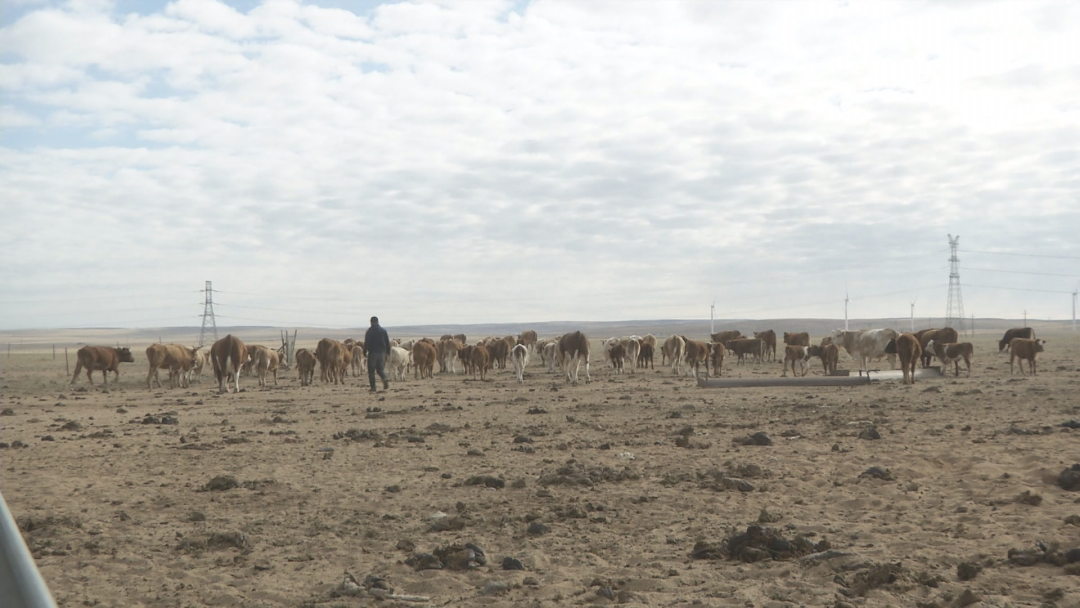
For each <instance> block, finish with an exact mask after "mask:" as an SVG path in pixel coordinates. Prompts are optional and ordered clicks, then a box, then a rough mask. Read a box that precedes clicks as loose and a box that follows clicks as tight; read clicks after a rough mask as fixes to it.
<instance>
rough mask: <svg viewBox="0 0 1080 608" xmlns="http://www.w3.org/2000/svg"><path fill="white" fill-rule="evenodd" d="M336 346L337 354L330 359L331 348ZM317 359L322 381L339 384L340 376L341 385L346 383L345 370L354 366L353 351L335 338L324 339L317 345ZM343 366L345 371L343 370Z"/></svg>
mask: <svg viewBox="0 0 1080 608" xmlns="http://www.w3.org/2000/svg"><path fill="white" fill-rule="evenodd" d="M335 345H336V346H337V353H336V354H335V356H334V357H330V348H331V347H332V346H335ZM315 359H316V360H317V361H318V362H319V379H320V380H322V381H323V382H333V383H334V384H337V383H338V379H339V376H340V380H341V383H342V384H344V383H345V378H344V375H345V370H346V369H348V367H349V365H351V364H352V349H350V348H348V347H347V346H345V344H344V343H343V342H338V341H337V340H334V339H333V338H323V339H322V340H319V343H318V344H317V345H315ZM342 365H344V366H345V369H342V368H341V366H342Z"/></svg>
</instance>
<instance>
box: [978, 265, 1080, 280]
mask: <svg viewBox="0 0 1080 608" xmlns="http://www.w3.org/2000/svg"><path fill="white" fill-rule="evenodd" d="M964 270H976V271H979V272H1006V273H1009V274H1036V275H1039V276H1044V277H1071V278H1074V279H1075V278H1077V277H1080V274H1061V273H1057V272H1034V271H1028V270H999V269H997V268H969V267H967V266H964Z"/></svg>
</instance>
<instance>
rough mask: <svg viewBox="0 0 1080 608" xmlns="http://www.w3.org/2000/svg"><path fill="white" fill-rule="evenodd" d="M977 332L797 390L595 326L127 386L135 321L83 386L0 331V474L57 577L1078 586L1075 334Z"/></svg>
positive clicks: (682, 587) (870, 588)
mask: <svg viewBox="0 0 1080 608" xmlns="http://www.w3.org/2000/svg"><path fill="white" fill-rule="evenodd" d="M240 337H241V339H243V338H244V336H243V335H240ZM542 337H543V336H542ZM997 337H998V336H997V335H994V336H979V337H977V338H976V339H975V340H974V342H975V353H976V354H975V362H974V369H973V373H972V376H971V378H967V377H965V376H964V375H963V374H961V376H960V377H959V378H954V377H953V376H951V375H949V376H947V377H944V378H935V379H920V380H919V381H918V382H917V383H916V384H915V385H914V386H904V385H902V384H901V383H900V381H899V380H884V381H880V382H876V383H874V384H872V385H870V386H856V387H828V388H812V389H811V388H793V387H773V388H740V389H703V388H698V387H697V386H696V385H695V383H694V381H693V379H692V378H687V377H685V376H683V377H674V376H673V375H672V373H671V371H670V370H669V369H661V367H660V365H659V358H658V360H657V366H656V369H655V370H647V371H639V372H638V373H636V374H633V375H631V374H624V375H621V376H616V375H615V374H614V373H613V372H612V370H611V369H610V366H606V365H604V364H602V363H601V362H600V361H599V354H598V350H599V349H598V348H594V353H593V363H592V370H591V371H592V382H591V383H590V384H585V383H584V382H582V383H581V384H579V385H577V386H569V385H567V384H566V383H565V381H564V379H563V378H562V377H561V376H560V375H558V374H555V373H549V372H548V371H546V370H545V369H542V368H541V365H540V363H539V358H538V357H536V356H534V357H533V359H532V361H531V363H530V366H529V367H528V369H527V370H526V377H525V383H524V384H518V383H517V381H516V379H515V378H514V377H513V374H512V371H511V370H497V371H495V372H493V373H492V374H491V375H490V376H489V380H488V381H486V382H480V381H473V380H472V379H470V378H465V377H463V376H461V375H452V374H441V375H439V374H437V375H436V377H435V378H434V379H433V380H414V379H413V378H412V377H411V376H410V377H409V378H408V379H407V380H406V381H404V382H400V383H392V385H391V387H390V390H389V391H386V392H381V391H380V392H379V393H377V394H375V395H371V394H369V393H368V392H367V382H366V378H362V379H357V378H353V377H350V378H348V380H347V384H346V385H345V386H325V385H320V384H319V383H318V381H317V380H316V385H315V386H312V387H301V386H300V383H299V380H298V378H297V375H296V372H295V371H293V372H287V373H284V374H283V375H282V377H281V379H280V383H279V384H278V386H272V387H270V388H267V389H263V390H260V389H259V388H258V387H257V385H256V380H255V378H254V377H242V378H241V387H242V388H243V389H244V392H242V393H239V394H229V395H219V394H218V393H217V386H216V384H214V382H213V380H212V378H211V376H212V372H209V371H208V372H207V373H206V374H204V376H203V379H202V380H203V381H202V383H201V384H193V385H192V387H191V388H188V389H175V390H170V389H168V388H165V389H154V390H147V388H146V385H145V378H146V364H145V356H144V355H143V352H142V351H143V349H144V348H145V346H146V345H147V344H149V343H150V342H152V341H155V340H154V339H153V338H149V337H148V338H147V340H146V342H145V343H143V344H141V345H140V344H137V343H136V344H133V345H132V346H133V351H135V353H136V362H135V363H131V364H124V365H123V367H122V368H121V375H120V382H119V384H118V385H112V384H110V385H109V387H108V389H107V390H105V389H103V388H102V386H101V376H100V374H97V375H96V378H95V380H94V382H95V385H94V386H89V385H88V384H87V382H86V378H85V376H82V377H80V378H79V379H78V381H77V383H76V384H75V386H69V384H68V381H69V380H70V378H69V377H65V373H64V362H63V360H62V357H61V358H58V359H54V358H53V357H52V355H51V353H49V352H44V351H43V352H40V353H30V354H15V355H14V356H6V355H5V356H3V357H2V358H0V398H2V407H3V413H4V415H3V417H2V418H0V441H2V443H3V448H2V449H0V489H2V491H3V495H4V498H5V499H6V500H7V502H8V504H9V506H10V508H11V510H12V512H13V514H14V515H15V516H16V518H17V519H18V521H19V523H20V526H21V527H22V529H23V534H24V537H25V538H26V540H27V543H28V545H29V546H30V547H31V549H32V551H33V553H34V555H35V557H36V558H37V560H38V565H39V567H40V569H41V572H42V574H43V575H44V577H45V579H46V580H47V582H48V583H49V585H50V587H51V589H52V591H53V593H54V595H55V596H56V599H57V600H58V601H59V603H60V604H61V605H63V606H77V605H83V606H99V605H100V606H324V605H325V606H362V605H369V606H370V605H376V604H377V605H381V606H393V605H402V606H404V605H424V604H413V603H408V602H406V601H405V600H377V599H374V598H373V597H371V592H370V591H368V590H367V589H366V588H365V587H372V588H374V589H376V591H375V593H378V590H377V589H378V588H379V587H380V586H387V587H391V588H393V590H394V593H395V594H397V595H402V596H424V597H426V598H428V599H429V602H428V603H427V605H437V606H458V605H491V606H521V605H523V606H575V605H608V604H615V603H638V604H643V605H656V606H683V605H693V606H736V605H738V606H745V607H751V606H753V607H770V606H834V605H835V606H888V605H892V606H941V607H945V606H964V605H971V604H976V603H977V602H979V601H981V602H982V604H981V605H985V606H1055V605H1056V606H1078V605H1080V576H1078V575H1080V564H1067V563H1066V562H1067V561H1068V560H1069V559H1070V558H1076V557H1078V556H1077V555H1076V554H1072V555H1067V554H1065V551H1067V550H1070V549H1074V548H1078V547H1080V492H1076V491H1071V492H1070V491H1066V490H1064V489H1063V488H1061V487H1059V485H1058V477H1059V474H1060V473H1061V472H1062V471H1063V470H1064V469H1066V468H1068V467H1070V466H1071V465H1073V464H1074V463H1077V462H1080V429H1070V428H1069V427H1068V426H1063V424H1067V423H1068V422H1069V421H1070V420H1074V421H1075V420H1078V419H1080V398H1078V397H1077V395H1078V388H1080V338H1078V337H1077V336H1076V335H1075V334H1072V333H1064V332H1063V333H1058V334H1051V335H1042V336H1040V337H1045V338H1048V339H1049V343H1048V344H1047V351H1046V352H1045V353H1042V354H1040V356H1039V366H1040V373H1039V375H1038V376H1036V377H1031V376H1021V375H1019V372H1017V374H1016V375H1013V376H1010V375H1009V366H1008V358H1007V356H1005V355H1004V354H999V353H998V352H997V344H996V339H997ZM104 343H108V342H104ZM594 344H595V342H594ZM299 346H308V347H312V346H314V343H313V342H312V344H306V343H301V344H300V345H299ZM72 354H74V353H72ZM731 363H732V362H731V361H730V360H729V361H728V364H727V365H726V369H725V376H731V377H753V376H757V375H764V376H779V375H780V364H779V363H765V364H757V365H755V364H750V365H745V366H735V365H733V364H731ZM851 365H852V363H851V360H850V359H849V358H847V356H846V355H842V357H841V367H850V366H851ZM811 370H812V371H811V373H812V374H813V375H819V376H820V375H821V368H820V366H819V365H817V363H816V361H815V363H814V365H813V366H812V367H811ZM756 433H765V434H767V436H768V439H769V442H768V444H766V445H757V444H751V445H743V444H742V443H741V441H743V440H748V438H750V437H752V436H754V435H755V434H756ZM757 437H758V438H759V439H760V440H761V443H767V442H765V441H764V439H765V438H764V437H762V436H761V435H758V436H757ZM875 437H876V438H875ZM16 442H18V443H16ZM20 444H22V445H23V446H25V447H18V446H20ZM751 526H761V527H762V528H763V529H761V530H758V529H756V528H750V527H751ZM748 529H750V534H747V532H748ZM739 535H742V536H739ZM465 543H470V544H472V545H476V546H478V547H479V548H481V549H482V551H483V553H482V554H481V553H479V552H477V551H475V550H473V549H471V548H466V547H465V546H464V544H465ZM1010 550H1019V552H1016V551H1014V552H1013V555H1012V556H1011V558H1010ZM436 553H437V554H438V556H439V557H440V558H441V559H440V560H439V561H440V562H441V563H442V564H443V566H444V568H443V569H424V568H423V567H424V566H426V565H433V564H434V562H433V561H432V560H433V559H434V558H432V557H430V556H423V555H421V556H420V557H419V558H417V557H416V555H417V554H436ZM504 560H505V561H506V565H507V566H510V567H517V566H520V567H521V568H523V569H520V570H507V569H504V567H503V566H504ZM514 560H517V561H514ZM347 574H348V575H351V576H352V577H354V578H355V580H356V582H357V583H359V584H360V585H359V586H358V587H357V586H352V585H345V586H344V587H343V586H342V581H343V580H344V579H345V577H346V575H347ZM369 575H375V576H377V577H380V580H378V581H374V582H372V581H371V580H369V581H368V582H367V584H366V585H365V579H366V578H367V577H368V576H369ZM349 593H355V595H349ZM413 599H417V598H413Z"/></svg>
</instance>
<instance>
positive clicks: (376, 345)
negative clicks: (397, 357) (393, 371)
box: [364, 317, 390, 393]
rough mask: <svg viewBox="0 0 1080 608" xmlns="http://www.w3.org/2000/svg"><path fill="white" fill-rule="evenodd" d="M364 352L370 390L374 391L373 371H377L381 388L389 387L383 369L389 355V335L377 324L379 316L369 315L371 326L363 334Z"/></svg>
mask: <svg viewBox="0 0 1080 608" xmlns="http://www.w3.org/2000/svg"><path fill="white" fill-rule="evenodd" d="M364 352H365V353H366V354H367V358H368V368H367V375H368V382H370V383H371V392H373V393H374V392H375V372H379V377H380V378H382V387H383V389H384V390H385V389H388V388H390V383H389V382H387V381H386V372H385V371H383V368H384V367H385V366H386V359H387V358H388V357H389V356H390V336H389V334H387V333H386V330H385V329H383V327H382V326H381V325H379V317H371V327H369V328H368V330H367V333H366V334H364Z"/></svg>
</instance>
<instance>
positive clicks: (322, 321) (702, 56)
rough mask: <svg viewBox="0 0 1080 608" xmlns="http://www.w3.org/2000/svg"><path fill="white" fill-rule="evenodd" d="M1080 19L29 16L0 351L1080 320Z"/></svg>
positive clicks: (16, 55)
mask: <svg viewBox="0 0 1080 608" xmlns="http://www.w3.org/2000/svg"><path fill="white" fill-rule="evenodd" d="M1077 40H1080V4H1078V3H1075V2H1035V1H1024V2H1017V1H1005V2H992V1H988V2H940V1H933V2H917V1H910V2H836V1H822V2H815V1H803V2H756V1H755V2H735V1H732V2H699V1H692V2H685V3H683V2H675V1H665V2H644V1H641V2H626V1H619V2H600V1H596V2H576V1H570V0H558V1H549V0H536V1H533V2H522V1H514V2H503V1H484V0H469V1H465V2H430V3H429V2H386V3H378V2H359V1H357V2H353V1H345V0H335V1H323V2H319V1H312V2H296V1H291V0H268V1H265V2H258V1H254V0H244V1H242V2H218V1H214V0H178V1H175V2H131V1H114V2H109V1H101V0H72V1H67V2H52V1H47V0H42V1H35V0H5V3H4V7H3V11H2V13H0V91H2V96H0V192H2V193H3V196H2V197H0V330H3V329H8V330H11V329H25V328H64V327H80V328H81V327H170V326H191V325H195V326H197V325H199V324H200V323H201V317H202V314H203V311H204V303H205V296H204V293H203V292H202V290H203V289H204V285H205V282H206V281H212V282H213V290H214V293H213V300H214V309H215V313H216V316H217V322H218V324H219V325H271V326H283V327H292V326H302V327H362V326H364V325H366V319H367V318H368V317H369V316H371V315H373V314H376V315H379V316H380V318H381V319H382V320H383V323H384V324H385V325H389V326H393V325H406V324H468V323H480V322H485V323H486V322H523V323H524V322H530V321H532V322H539V321H556V320H560V321H561V320H582V321H586V320H587V321H608V320H612V321H614V320H628V319H707V318H709V315H710V306H713V305H715V313H714V314H715V316H716V318H737V319H766V318H842V317H843V314H844V298H845V294H847V297H848V298H849V302H848V306H849V314H850V316H851V317H852V318H856V317H860V318H870V317H880V318H886V317H894V318H907V317H908V315H909V314H910V313H911V311H912V310H913V311H914V315H915V316H916V317H917V318H925V317H938V318H940V317H943V316H945V312H946V300H947V295H948V285H949V242H948V235H950V234H951V235H953V236H956V235H959V236H960V240H959V256H958V257H959V273H960V283H961V293H962V297H963V306H964V312H965V315H972V314H974V315H976V316H978V317H1006V318H1019V317H1021V316H1022V315H1023V314H1027V315H1028V316H1029V317H1030V318H1036V319H1067V318H1070V317H1071V314H1072V308H1071V307H1072V302H1073V299H1074V296H1073V295H1072V294H1073V292H1074V291H1075V290H1076V289H1077V286H1078V284H1080V238H1078V236H1077V235H1078V234H1080V171H1078V170H1077V169H1078V168H1080V52H1077V50H1078V46H1077V42H1076V41H1077Z"/></svg>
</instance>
